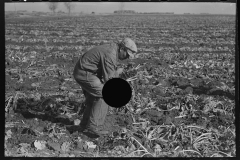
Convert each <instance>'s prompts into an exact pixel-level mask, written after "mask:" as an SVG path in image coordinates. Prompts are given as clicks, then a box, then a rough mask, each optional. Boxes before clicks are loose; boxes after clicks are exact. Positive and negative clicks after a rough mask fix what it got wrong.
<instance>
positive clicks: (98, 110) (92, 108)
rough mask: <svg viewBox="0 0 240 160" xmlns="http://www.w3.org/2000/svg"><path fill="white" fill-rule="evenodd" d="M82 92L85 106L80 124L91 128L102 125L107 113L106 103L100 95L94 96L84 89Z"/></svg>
mask: <svg viewBox="0 0 240 160" xmlns="http://www.w3.org/2000/svg"><path fill="white" fill-rule="evenodd" d="M83 94H84V95H85V97H86V100H85V105H86V107H85V110H84V113H83V118H82V120H81V123H80V126H82V127H86V128H93V129H95V128H96V127H97V128H98V127H100V126H102V125H103V124H104V121H105V118H106V116H107V113H108V105H107V104H106V103H105V101H104V100H103V99H102V98H101V97H94V96H92V95H91V94H89V93H88V92H87V91H85V90H83Z"/></svg>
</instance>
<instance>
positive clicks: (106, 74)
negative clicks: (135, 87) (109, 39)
mask: <svg viewBox="0 0 240 160" xmlns="http://www.w3.org/2000/svg"><path fill="white" fill-rule="evenodd" d="M102 75H103V80H104V83H105V82H107V81H108V80H109V79H111V78H116V77H119V71H117V63H116V61H115V60H114V58H111V57H106V58H104V59H103V60H102Z"/></svg>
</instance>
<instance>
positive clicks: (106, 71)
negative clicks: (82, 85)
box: [74, 42, 119, 83]
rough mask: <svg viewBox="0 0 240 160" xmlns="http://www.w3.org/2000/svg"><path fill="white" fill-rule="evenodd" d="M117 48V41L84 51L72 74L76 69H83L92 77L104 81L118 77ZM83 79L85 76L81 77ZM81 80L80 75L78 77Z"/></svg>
mask: <svg viewBox="0 0 240 160" xmlns="http://www.w3.org/2000/svg"><path fill="white" fill-rule="evenodd" d="M118 49H119V46H118V44H117V43H115V42H113V43H110V44H104V45H100V46H96V47H94V48H92V49H90V50H89V51H87V52H86V53H84V54H83V55H82V56H81V57H80V58H79V60H78V61H77V64H76V66H75V68H74V76H75V75H76V74H78V71H80V70H84V71H87V72H89V73H90V76H92V78H98V79H100V80H101V82H102V83H105V82H106V81H107V80H109V79H110V78H114V77H118V76H119V75H118V73H117V71H116V70H117V64H118ZM82 78H83V79H84V78H85V77H82ZM78 79H79V80H81V77H78Z"/></svg>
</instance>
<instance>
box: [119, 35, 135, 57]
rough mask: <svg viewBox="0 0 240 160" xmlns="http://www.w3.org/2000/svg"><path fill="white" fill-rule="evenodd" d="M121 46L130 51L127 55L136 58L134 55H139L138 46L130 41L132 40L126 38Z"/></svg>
mask: <svg viewBox="0 0 240 160" xmlns="http://www.w3.org/2000/svg"><path fill="white" fill-rule="evenodd" d="M121 44H122V45H123V46H124V47H126V48H127V49H128V50H130V51H127V53H128V54H129V55H130V56H131V57H134V55H135V54H136V53H137V46H136V44H135V42H134V41H133V40H132V39H130V38H124V39H123V40H122V42H121Z"/></svg>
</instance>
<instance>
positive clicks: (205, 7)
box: [5, 2, 236, 14]
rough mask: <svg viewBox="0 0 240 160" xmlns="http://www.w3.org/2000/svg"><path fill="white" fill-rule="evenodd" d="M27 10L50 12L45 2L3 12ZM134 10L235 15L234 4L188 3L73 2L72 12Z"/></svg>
mask: <svg viewBox="0 0 240 160" xmlns="http://www.w3.org/2000/svg"><path fill="white" fill-rule="evenodd" d="M15 8H16V10H27V11H30V12H31V11H40V12H50V11H49V9H48V5H47V2H22V3H5V11H14V10H15ZM121 9H123V10H135V11H136V12H174V13H175V14H183V13H194V14H198V13H210V14H236V3H219V2H209V3H200V2H198V3H196V2H195V3H189V2H178V3H170V2H74V9H73V12H79V13H80V12H85V13H91V12H95V13H113V12H114V11H115V10H121ZM59 10H61V11H64V12H66V11H67V10H66V8H65V7H64V4H63V3H62V2H59V5H58V9H57V11H59Z"/></svg>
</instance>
